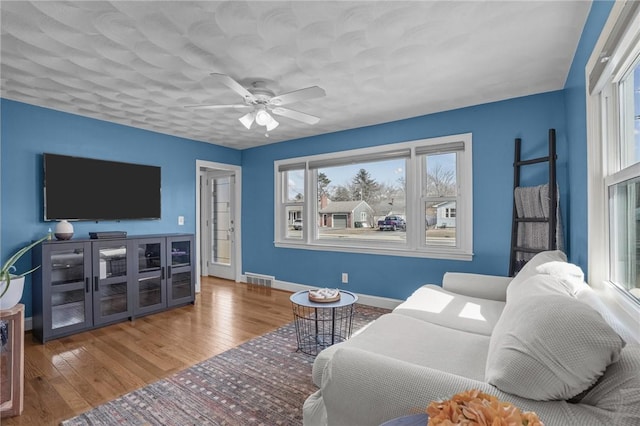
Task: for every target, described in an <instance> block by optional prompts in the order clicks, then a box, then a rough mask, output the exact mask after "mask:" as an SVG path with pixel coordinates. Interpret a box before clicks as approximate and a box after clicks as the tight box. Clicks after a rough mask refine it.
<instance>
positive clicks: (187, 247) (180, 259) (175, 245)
mask: <svg viewBox="0 0 640 426" xmlns="http://www.w3.org/2000/svg"><path fill="white" fill-rule="evenodd" d="M190 264H191V243H190V242H189V241H173V242H172V243H171V266H174V267H178V266H189V265H190Z"/></svg>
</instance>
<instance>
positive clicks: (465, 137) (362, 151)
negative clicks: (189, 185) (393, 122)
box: [274, 133, 473, 261]
mask: <svg viewBox="0 0 640 426" xmlns="http://www.w3.org/2000/svg"><path fill="white" fill-rule="evenodd" d="M460 143H462V146H463V149H462V150H458V151H457V162H456V168H457V170H456V172H457V177H456V184H457V187H458V190H457V192H458V195H457V197H456V201H457V203H458V204H457V205H456V216H457V217H456V221H457V222H456V238H457V240H458V244H457V246H456V247H452V246H438V247H434V246H433V245H427V244H426V238H425V237H424V236H425V235H426V225H425V217H424V211H422V212H421V209H422V210H424V207H423V206H424V204H423V202H422V198H423V195H422V177H423V173H424V171H423V166H422V165H421V164H420V163H421V162H422V161H423V157H424V155H425V154H421V153H420V148H424V147H438V146H441V147H443V148H444V149H445V150H444V151H443V152H449V151H447V150H446V148H447V147H449V146H451V145H452V144H457V145H460ZM416 149H418V153H417V152H416ZM399 152H406V153H407V156H406V157H405V158H406V160H405V165H406V167H405V191H406V215H405V216H406V222H407V232H406V242H402V243H392V242H386V241H385V242H384V244H381V243H382V241H380V240H374V239H370V240H357V239H355V238H354V239H350V240H348V241H345V240H339V239H331V238H326V237H323V238H322V239H320V238H318V237H317V232H318V231H317V228H318V226H317V221H316V219H315V218H316V217H319V213H318V203H317V202H315V201H314V200H317V199H318V188H317V178H318V169H319V167H314V165H317V164H323V165H324V164H329V165H331V163H332V161H336V162H344V161H345V159H349V158H353V159H359V160H360V161H377V160H380V161H382V160H385V159H387V158H390V157H393V156H394V155H395V156H396V157H395V158H398V157H397V155H398V153H399ZM363 159H364V160H363ZM472 159H473V151H472V134H471V133H463V134H456V135H449V136H442V137H435V138H428V139H420V140H413V141H407V142H399V143H392V144H386V145H380V146H375V147H368V148H359V149H354V150H348V151H338V152H331V153H326V154H318V155H312V156H306V157H297V158H289V159H283V160H276V161H275V162H274V182H275V191H274V192H275V203H274V245H275V246H276V247H286V248H299V249H306V250H323V251H339V252H350V253H367V254H382V255H391V256H407V257H424V258H435V259H454V260H466V261H470V260H472V257H473V169H472ZM345 164H348V163H345ZM291 165H298V166H301V165H304V167H305V202H304V207H303V212H304V218H303V219H304V222H305V226H304V229H303V233H302V238H301V239H294V238H287V232H286V229H285V224H284V219H283V218H284V212H285V210H284V209H285V203H284V201H286V200H285V199H284V198H283V196H284V194H283V190H284V188H283V186H284V185H283V179H284V178H283V174H281V171H283V170H286V169H288V168H289V167H291ZM307 224H308V225H307ZM409 224H413V225H412V227H411V228H409ZM421 236H423V237H421Z"/></svg>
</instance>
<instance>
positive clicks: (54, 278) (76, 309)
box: [43, 243, 91, 334]
mask: <svg viewBox="0 0 640 426" xmlns="http://www.w3.org/2000/svg"><path fill="white" fill-rule="evenodd" d="M49 247H50V248H49V249H48V250H47V251H46V254H45V256H46V260H45V262H44V265H43V267H45V266H46V267H47V268H48V271H47V272H48V275H49V276H50V283H51V286H50V287H49V288H48V290H49V291H48V297H49V298H50V300H51V304H50V306H51V314H50V316H49V319H50V320H51V327H50V329H51V330H52V332H53V334H56V333H59V332H62V331H63V330H68V329H70V328H71V329H75V328H82V327H85V325H86V324H91V298H90V297H89V294H90V290H91V289H90V288H89V271H90V267H91V265H90V264H88V263H90V262H87V259H88V258H89V256H90V253H88V252H87V251H88V249H89V247H90V246H88V245H86V244H82V243H79V244H68V245H65V246H56V247H55V248H54V247H52V246H49Z"/></svg>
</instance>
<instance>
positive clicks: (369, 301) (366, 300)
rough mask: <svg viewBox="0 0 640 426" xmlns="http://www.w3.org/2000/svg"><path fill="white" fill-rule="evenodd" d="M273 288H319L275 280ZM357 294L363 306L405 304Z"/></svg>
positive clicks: (298, 289)
mask: <svg viewBox="0 0 640 426" xmlns="http://www.w3.org/2000/svg"><path fill="white" fill-rule="evenodd" d="M241 280H242V282H243V283H245V284H246V282H247V279H246V277H245V276H244V275H243V276H242V278H241ZM271 288H275V289H278V290H286V291H292V292H296V291H303V290H312V289H315V288H318V287H314V286H310V285H305V284H297V283H291V282H287V281H281V280H273V284H272V287H271ZM341 290H347V291H349V289H346V288H343V289H341ZM354 293H355V292H354ZM356 294H357V295H358V303H362V304H363V305H369V306H375V307H376V308H385V309H393V308H395V307H396V306H398V305H399V304H400V303H402V302H403V301H402V300H398V299H391V298H389V297H380V296H372V295H369V294H362V293H356Z"/></svg>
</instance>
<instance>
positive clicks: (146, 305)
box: [134, 238, 167, 314]
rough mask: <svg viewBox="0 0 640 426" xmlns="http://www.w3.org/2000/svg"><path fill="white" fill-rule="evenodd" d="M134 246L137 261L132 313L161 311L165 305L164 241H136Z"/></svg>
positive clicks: (161, 239) (158, 239) (157, 239)
mask: <svg viewBox="0 0 640 426" xmlns="http://www.w3.org/2000/svg"><path fill="white" fill-rule="evenodd" d="M134 246H135V247H134V248H135V253H134V257H135V259H136V261H137V263H136V268H137V271H136V278H137V280H136V284H137V289H136V292H135V295H136V297H135V299H134V305H135V306H134V313H135V314H144V313H149V312H153V311H156V310H159V309H163V308H164V307H166V305H167V296H166V291H165V274H166V272H165V266H166V265H165V261H164V255H165V243H164V239H163V238H153V239H146V240H138V241H136V242H135V243H134Z"/></svg>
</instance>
